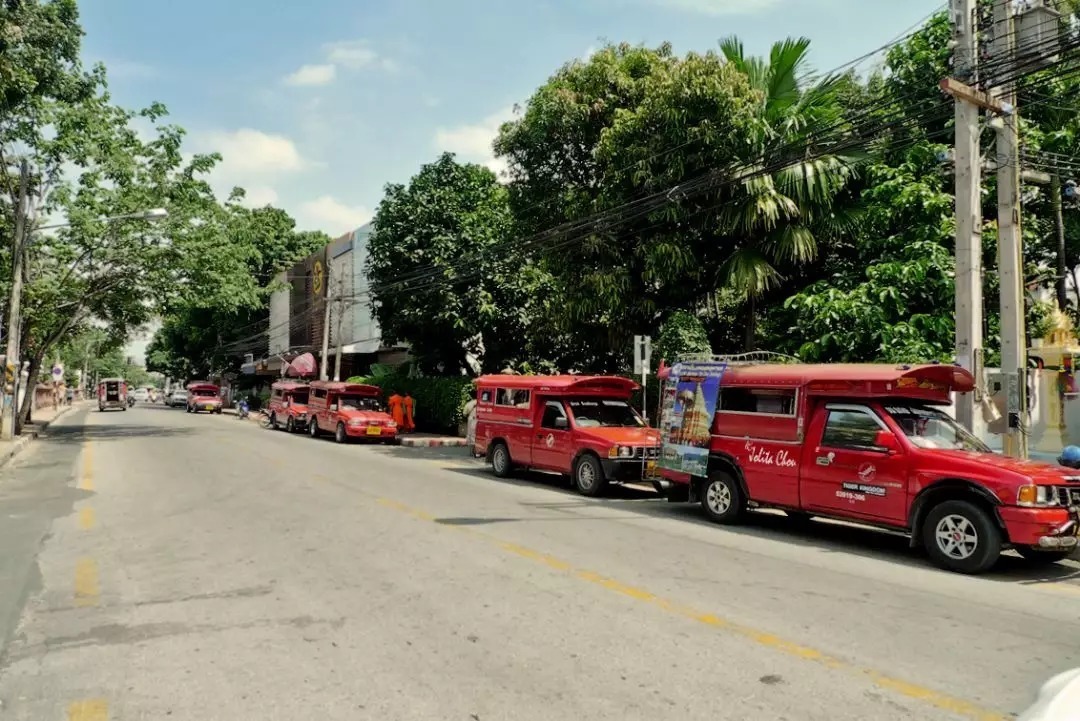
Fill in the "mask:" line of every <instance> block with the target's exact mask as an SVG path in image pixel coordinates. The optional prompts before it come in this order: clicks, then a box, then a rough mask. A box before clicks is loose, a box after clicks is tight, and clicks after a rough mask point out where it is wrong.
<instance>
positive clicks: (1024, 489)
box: [1016, 485, 1059, 508]
mask: <svg viewBox="0 0 1080 721" xmlns="http://www.w3.org/2000/svg"><path fill="white" fill-rule="evenodd" d="M1016 505H1018V506H1023V507H1025V508H1038V507H1045V506H1056V505H1059V504H1058V498H1057V491H1056V490H1055V488H1054V487H1053V486H1033V485H1026V486H1020V490H1018V491H1017V492H1016Z"/></svg>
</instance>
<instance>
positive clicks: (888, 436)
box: [874, 430, 900, 456]
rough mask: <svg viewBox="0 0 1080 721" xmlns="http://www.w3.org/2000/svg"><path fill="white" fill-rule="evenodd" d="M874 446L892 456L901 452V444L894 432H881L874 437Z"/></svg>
mask: <svg viewBox="0 0 1080 721" xmlns="http://www.w3.org/2000/svg"><path fill="white" fill-rule="evenodd" d="M874 445H875V446H877V447H878V448H881V449H882V450H884V451H885V452H886V453H888V454H889V455H890V456H891V455H894V454H896V453H899V452H900V443H899V442H898V441H897V440H896V436H894V435H893V433H892V431H886V430H880V431H878V432H877V435H876V436H874Z"/></svg>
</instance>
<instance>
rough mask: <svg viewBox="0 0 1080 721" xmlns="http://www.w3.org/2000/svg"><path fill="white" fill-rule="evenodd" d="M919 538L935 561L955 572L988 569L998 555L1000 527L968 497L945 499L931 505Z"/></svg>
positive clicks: (974, 572)
mask: <svg viewBox="0 0 1080 721" xmlns="http://www.w3.org/2000/svg"><path fill="white" fill-rule="evenodd" d="M922 541H923V546H925V548H926V551H927V553H928V554H929V555H930V560H931V561H933V562H934V564H935V565H937V566H939V567H941V568H944V569H946V570H949V571H955V572H957V573H967V574H976V573H982V572H984V571H988V570H989V569H990V568H991V567H993V565H994V564H995V563H997V560H998V558H1000V557H1001V541H1002V538H1001V529H999V528H998V525H997V523H996V522H995V520H994V518H993V517H992V516H991V515H990V514H989V513H987V512H986V511H985V510H983V509H982V508H981V507H980V506H977V505H975V504H974V503H972V502H971V501H945V502H944V503H940V504H938V505H936V506H934V507H933V508H931V509H930V513H928V514H927V516H926V520H925V521H924V522H923V527H922Z"/></svg>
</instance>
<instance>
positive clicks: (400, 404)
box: [386, 390, 405, 433]
mask: <svg viewBox="0 0 1080 721" xmlns="http://www.w3.org/2000/svg"><path fill="white" fill-rule="evenodd" d="M386 403H387V405H388V406H389V407H390V416H391V417H392V418H393V419H394V423H396V424H397V427H398V429H399V430H400V431H401V432H403V433H404V432H405V399H404V398H402V397H401V396H399V395H398V392H397V391H396V390H395V391H391V392H390V398H388V399H387V401H386Z"/></svg>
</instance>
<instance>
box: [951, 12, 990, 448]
mask: <svg viewBox="0 0 1080 721" xmlns="http://www.w3.org/2000/svg"><path fill="white" fill-rule="evenodd" d="M976 4H977V2H976V0H952V4H951V9H950V15H951V19H952V27H953V41H954V50H953V71H954V73H955V74H956V76H957V77H958V78H959V79H960V80H962V81H963V82H965V83H973V82H974V80H975V73H976V69H977V65H978V57H979V55H978V49H979V40H978V31H977V27H976ZM954 97H955V101H956V111H955V120H956V122H955V126H956V149H955V175H956V361H957V363H959V364H960V365H961V366H962V367H963V368H965V369H967V370H968V371H971V373H972V374H973V375H974V376H975V379H976V380H975V388H976V390H975V392H974V393H964V394H962V395H960V396H959V397H958V398H957V399H956V419H957V420H958V421H959V422H960V423H961V424H963V425H964V427H966V428H967V429H969V430H970V431H971V432H972V433H974V434H975V435H977V436H980V437H982V436H984V434H985V431H986V424H985V422H984V421H983V418H982V414H981V413H980V412H979V401H980V400H981V399H980V398H977V397H976V396H977V395H979V394H981V393H982V392H983V389H984V388H985V379H984V378H983V363H982V357H983V287H982V208H981V198H980V190H981V187H982V166H981V152H980V149H979V110H980V109H979V106H978V105H977V104H975V103H973V102H971V100H970V99H968V98H966V97H963V96H961V95H959V94H957V95H954Z"/></svg>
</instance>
